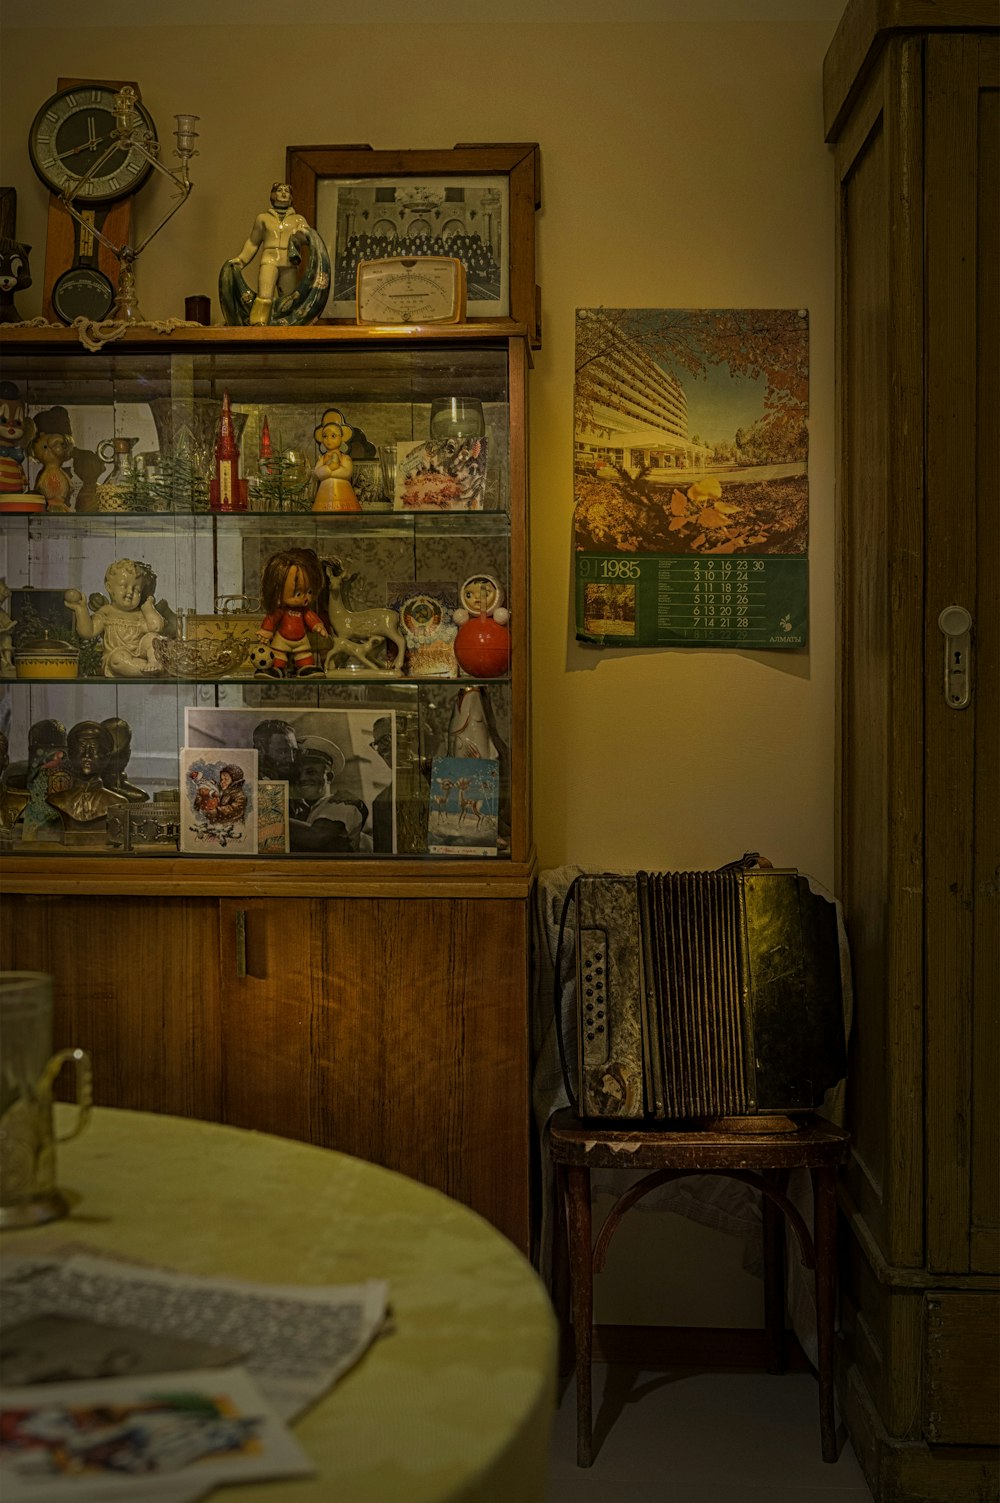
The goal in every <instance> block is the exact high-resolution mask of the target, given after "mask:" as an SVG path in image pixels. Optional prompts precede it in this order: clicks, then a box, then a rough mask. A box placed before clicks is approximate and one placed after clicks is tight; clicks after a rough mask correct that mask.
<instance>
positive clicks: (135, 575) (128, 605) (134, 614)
mask: <svg viewBox="0 0 1000 1503" xmlns="http://www.w3.org/2000/svg"><path fill="white" fill-rule="evenodd" d="M104 588H105V589H106V590H107V592H108V595H109V596H110V600H106V599H105V598H104V596H103V595H91V597H90V601H89V609H88V602H86V601H85V600H84V598H83V596H82V594H81V593H80V591H79V590H67V591H66V593H65V595H64V596H63V601H64V603H65V604H66V605H67V606H68V607H69V609H70V610H71V611H72V613H73V620H74V621H75V623H76V629H77V631H78V632H79V633H80V636H81V637H86V638H91V637H101V638H102V639H103V656H102V666H103V669H104V676H105V678H139V677H140V676H141V675H144V674H152V673H159V672H160V671H161V670H160V665H159V661H158V659H157V656H156V648H155V642H156V639H157V637H160V636H162V635H163V627H164V624H165V623H164V619H163V617H162V616H161V615H160V613H159V611H158V610H157V609H156V606H155V605H154V604H153V595H154V593H155V591H156V575H155V574H154V573H153V571H152V569H150V567H149V565H148V564H143V563H140V562H138V561H137V560H136V559H132V558H119V559H116V560H115V562H114V563H113V564H110V565H109V566H108V569H107V572H106V573H105V575H104ZM91 611H93V615H91Z"/></svg>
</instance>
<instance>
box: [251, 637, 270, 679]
mask: <svg viewBox="0 0 1000 1503" xmlns="http://www.w3.org/2000/svg"><path fill="white" fill-rule="evenodd" d="M247 659H248V660H249V663H250V666H251V668H252V669H253V671H254V673H266V672H267V670H268V669H269V668H273V667H274V653H273V652H272V651H271V649H270V647H269V646H268V645H267V643H266V642H258V643H256V645H255V646H253V647H251V649H250V651H249V652H248V653H247Z"/></svg>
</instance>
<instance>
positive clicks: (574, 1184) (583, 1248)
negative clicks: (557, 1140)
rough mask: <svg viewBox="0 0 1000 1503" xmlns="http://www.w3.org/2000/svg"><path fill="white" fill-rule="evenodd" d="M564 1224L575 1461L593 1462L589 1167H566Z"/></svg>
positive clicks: (582, 1463)
mask: <svg viewBox="0 0 1000 1503" xmlns="http://www.w3.org/2000/svg"><path fill="white" fill-rule="evenodd" d="M566 1225H567V1230H568V1235H569V1269H570V1275H569V1276H570V1291H571V1298H572V1303H573V1336H574V1342H575V1345H576V1464H577V1466H590V1464H591V1462H592V1461H593V1455H592V1442H593V1428H592V1427H593V1413H592V1409H591V1397H590V1361H591V1349H592V1340H593V1320H594V1264H593V1254H592V1252H591V1230H590V1170H589V1169H584V1168H581V1167H579V1166H577V1165H575V1164H574V1165H571V1166H570V1167H568V1168H567V1170H566Z"/></svg>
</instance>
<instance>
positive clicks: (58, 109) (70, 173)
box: [28, 83, 156, 204]
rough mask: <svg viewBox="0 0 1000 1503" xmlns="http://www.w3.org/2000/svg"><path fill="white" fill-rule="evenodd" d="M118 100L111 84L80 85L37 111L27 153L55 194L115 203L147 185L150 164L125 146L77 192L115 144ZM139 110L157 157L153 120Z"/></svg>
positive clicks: (139, 119) (142, 108) (138, 120)
mask: <svg viewBox="0 0 1000 1503" xmlns="http://www.w3.org/2000/svg"><path fill="white" fill-rule="evenodd" d="M114 100H115V90H114V89H113V88H111V87H110V86H108V85H106V84H96V83H86V84H79V85H77V86H76V87H75V88H71V89H62V90H61V91H60V92H59V93H58V94H53V95H52V98H51V99H47V100H46V101H45V103H44V104H43V105H42V107H41V109H40V110H39V111H38V114H37V115H36V116H35V118H34V120H33V121H32V123H31V130H30V131H29V132H28V153H29V155H30V157H31V163H32V166H33V167H34V169H35V171H36V172H37V173H38V175H39V177H40V178H41V179H42V182H43V183H45V184H46V185H47V187H49V188H50V189H51V190H52V192H53V193H58V194H60V195H62V194H69V195H70V196H71V197H72V198H73V199H77V200H79V201H80V202H82V203H95V204H97V203H110V202H111V201H112V200H113V199H116V198H125V197H126V196H127V195H128V194H130V193H134V192H135V190H136V189H137V188H138V187H139V186H140V184H141V183H143V182H145V180H146V178H147V177H148V175H149V173H150V172H151V171H152V166H151V164H150V163H149V161H148V160H147V159H146V157H144V156H143V154H142V153H141V152H140V151H139V150H137V148H136V147H135V146H129V145H128V143H124V144H121V145H119V146H118V147H117V149H116V150H115V151H113V152H112V153H111V154H110V156H109V157H108V158H107V160H106V161H105V162H102V163H101V167H100V170H99V171H98V172H97V173H96V174H95V175H94V176H93V177H92V178H91V179H90V181H89V182H88V183H86V184H85V185H84V187H83V190H82V191H81V192H79V193H78V192H77V191H76V189H77V187H78V185H79V183H80V181H81V179H82V178H83V177H85V176H86V174H87V172H88V170H89V169H90V168H91V167H92V166H93V164H94V163H95V162H96V161H97V160H98V159H99V158H100V157H101V155H102V154H103V153H104V152H106V151H107V150H108V147H109V146H111V145H112V144H113V143H114V140H115V137H114V134H113V133H114V125H115V110H114ZM134 110H135V116H134V119H135V122H136V125H137V126H140V125H141V129H142V133H143V136H144V137H145V139H146V145H147V148H148V149H149V150H150V151H153V152H155V150H156V127H155V126H154V124H153V120H152V116H151V115H150V113H149V111H148V110H147V109H146V108H145V106H144V105H142V104H140V103H139V102H138V101H136V103H135V105H134ZM147 133H148V134H147Z"/></svg>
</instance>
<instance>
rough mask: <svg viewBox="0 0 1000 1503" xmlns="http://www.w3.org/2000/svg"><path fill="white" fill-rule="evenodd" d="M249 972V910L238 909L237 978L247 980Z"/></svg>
mask: <svg viewBox="0 0 1000 1503" xmlns="http://www.w3.org/2000/svg"><path fill="white" fill-rule="evenodd" d="M246 974H247V911H246V909H245V908H237V910H236V979H237V980H238V981H245V980H246Z"/></svg>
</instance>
